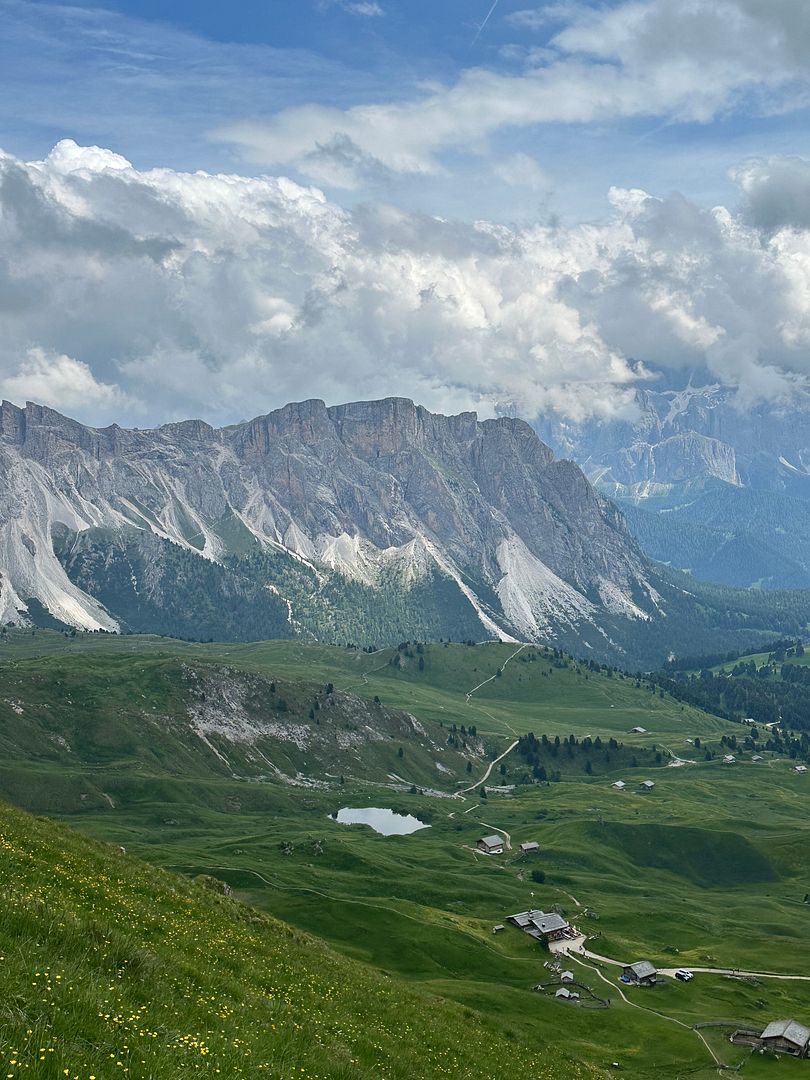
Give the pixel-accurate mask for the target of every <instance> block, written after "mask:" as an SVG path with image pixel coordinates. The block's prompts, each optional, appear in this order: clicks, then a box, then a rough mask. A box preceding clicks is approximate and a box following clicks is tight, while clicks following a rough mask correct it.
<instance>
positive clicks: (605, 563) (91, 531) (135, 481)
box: [0, 398, 807, 664]
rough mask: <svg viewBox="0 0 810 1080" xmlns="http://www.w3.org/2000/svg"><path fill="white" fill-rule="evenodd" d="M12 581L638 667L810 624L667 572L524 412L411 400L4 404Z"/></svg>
mask: <svg viewBox="0 0 810 1080" xmlns="http://www.w3.org/2000/svg"><path fill="white" fill-rule="evenodd" d="M0 574H2V585H1V586H0V619H2V621H3V622H9V621H11V622H21V621H23V622H24V621H26V620H31V621H34V622H48V621H53V620H56V621H58V622H60V623H63V624H67V625H73V626H77V627H83V628H86V629H96V628H103V629H108V630H115V629H124V630H126V629H132V630H142V631H145V630H149V631H156V632H164V633H171V634H176V635H181V636H190V637H199V638H208V637H214V638H221V639H223V638H224V639H250V638H259V637H292V636H297V635H303V636H308V637H317V638H319V639H322V640H331V641H347V640H350V641H355V642H359V643H361V644H365V643H373V644H381V643H383V642H392V641H394V642H395V641H397V640H402V639H404V638H408V637H422V638H426V637H431V638H439V637H452V638H455V639H459V638H462V639H463V638H481V637H487V636H499V637H503V638H516V639H520V640H544V639H549V638H552V639H554V640H556V641H559V642H560V643H561V644H567V645H568V646H569V647H571V648H575V649H576V650H577V651H578V652H580V653H582V652H584V651H586V650H591V653H592V655H594V656H599V657H613V658H616V659H617V660H621V661H622V662H624V663H627V664H637V663H647V662H656V661H658V660H659V659H660V658H662V657H663V656H664V655H666V653H667V652H668V651H669V650H670V649H671V650H674V651H676V652H683V651H697V650H698V648H699V647H701V646H700V642H701V641H702V642H703V647H705V648H714V649H716V648H718V647H721V646H723V645H725V644H729V645H731V644H735V643H740V641H742V640H743V638H744V639H745V641H746V642H748V641H750V640H751V635H752V634H755V632H756V631H758V630H761V631H763V632H774V633H776V632H790V631H794V630H795V629H796V627H797V625H801V623H802V620H804V621H805V622H806V618H807V612H806V611H805V609H804V604H805V600H804V598H802V599H801V600H800V601H797V600H796V599H795V598H783V599H781V600H779V601H778V602H777V601H774V603H772V604H770V606H769V607H768V608H767V610H766V609H765V608H763V607H762V606H761V604H760V605H759V606H757V605H755V609H751V607H750V604H749V601H748V600H747V599H746V598H744V597H740V596H731V595H727V594H723V595H722V596H718V595H715V594H711V595H709V594H708V593H706V591H705V590H704V591H703V593H701V595H700V596H699V597H697V596H696V595H695V591H694V590H695V587H694V586H689V587H688V588H687V589H686V590H684V588H683V583H682V582H678V581H670V580H668V579H667V577H666V576H664V575H662V574H661V572H660V571H659V570H658V569H656V568H655V567H654V566H653V565H652V564H650V563H649V561H648V560H647V559H646V558H645V557H644V556H643V555H642V554H641V552H640V550H639V548H638V547H637V545H636V543H635V542H634V541H633V539H632V538H631V536H630V535H629V533H628V531H627V528H626V525H625V522H624V520H623V518H622V517H621V515H620V514H619V513H618V512H617V511H616V509H615V508H614V506H613V505H612V504H611V503H610V502H609V501H608V500H607V499H605V498H603V497H602V496H600V495H598V494H597V493H596V492H595V490H594V488H593V487H592V486H591V484H590V483H589V482H588V481H587V479H586V478H585V476H584V475H583V473H582V472H581V470H580V469H579V468H578V467H577V466H576V465H574V464H572V463H571V462H570V461H564V460H563V461H559V460H555V458H554V455H553V454H552V452H551V450H549V448H548V447H547V446H545V445H544V444H543V443H542V442H540V440H539V439H538V438H537V436H536V434H535V433H534V431H533V430H532V429H531V428H530V427H529V426H528V425H527V424H525V423H523V422H522V421H517V420H510V419H499V420H487V421H484V422H479V421H478V420H477V418H476V416H475V414H473V413H462V414H461V415H459V416H451V417H447V416H438V415H434V414H431V413H429V412H427V411H426V410H425V409H423V408H419V407H417V406H415V405H414V404H413V403H412V402H411V401H408V400H404V399H399V398H396V399H387V400H384V401H376V402H361V403H356V404H351V405H342V406H338V407H335V408H326V406H325V405H324V404H323V402H321V401H307V402H303V403H299V404H294V405H288V406H285V407H284V408H283V409H280V410H278V411H276V412H273V413H270V414H269V415H268V416H263V417H258V418H257V419H255V420H252V421H250V422H249V423H244V424H239V425H236V426H234V427H230V428H225V429H222V430H214V429H213V428H211V427H209V426H208V425H207V424H204V423H202V422H200V421H189V422H185V423H178V424H171V425H167V426H165V427H162V428H159V429H157V430H155V431H139V430H125V429H122V428H120V427H118V426H117V425H113V426H112V427H109V428H105V429H101V430H97V429H93V428H88V427H85V426H83V425H81V424H78V423H76V422H75V421H72V420H69V419H67V418H66V417H64V416H61V415H60V414H58V413H56V412H53V411H52V410H49V409H45V408H42V407H41V406H37V405H32V404H29V405H27V406H26V408H25V409H19V408H17V407H16V406H14V405H11V404H9V403H4V404H3V406H2V409H1V410H0ZM758 603H759V602H757V604H758ZM797 605H798V606H797ZM718 635H719V636H720V637H721V638H722V642H721V641H719V640H718ZM746 635H747V636H746ZM704 639H705V640H704ZM738 639H739V640H738Z"/></svg>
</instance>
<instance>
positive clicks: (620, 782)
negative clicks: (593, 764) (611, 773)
mask: <svg viewBox="0 0 810 1080" xmlns="http://www.w3.org/2000/svg"><path fill="white" fill-rule="evenodd" d="M612 786H613V787H617V788H623V787H627V785H626V784H625V782H624V780H614V781H613V785H612Z"/></svg>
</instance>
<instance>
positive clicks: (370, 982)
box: [0, 804, 596, 1080]
mask: <svg viewBox="0 0 810 1080" xmlns="http://www.w3.org/2000/svg"><path fill="white" fill-rule="evenodd" d="M0 857H1V858H2V866H3V871H4V873H3V881H2V886H0V888H1V889H2V903H1V904H0V973H1V974H2V995H1V996H0V1062H1V1063H2V1065H3V1075H4V1076H5V1077H6V1078H7V1080H16V1078H17V1077H30V1078H31V1080H57V1078H59V1080H61V1078H63V1077H65V1076H68V1077H71V1078H73V1080H108V1078H112V1077H120V1076H131V1077H138V1078H143V1080H147V1078H148V1080H183V1078H187V1077H215V1076H225V1077H234V1078H236V1077H246V1078H248V1077H249V1078H253V1077H264V1076H266V1077H271V1078H274V1080H281V1078H282V1077H284V1078H289V1077H296V1078H298V1077H300V1078H302V1080H306V1078H309V1080H325V1078H334V1080H349V1078H365V1080H372V1078H374V1080H376V1078H378V1077H390V1078H392V1080H393V1078H397V1077H399V1078H402V1080H411V1078H412V1077H415V1076H420V1077H430V1078H433V1077H435V1078H441V1077H469V1078H478V1077H490V1078H493V1080H494V1078H496V1077H499V1076H501V1075H502V1071H501V1070H502V1063H503V1062H504V1061H505V1060H508V1061H509V1063H510V1064H509V1068H510V1074H512V1075H514V1076H516V1077H523V1078H526V1080H529V1078H537V1077H549V1078H552V1077H557V1076H562V1075H565V1076H571V1077H583V1078H584V1077H586V1076H595V1075H596V1073H595V1071H592V1070H591V1069H589V1068H588V1067H587V1066H579V1065H577V1064H575V1063H574V1062H571V1061H567V1060H565V1059H564V1057H563V1055H562V1054H560V1053H559V1052H558V1051H557V1050H556V1049H555V1048H554V1047H542V1048H541V1047H537V1046H530V1045H529V1044H528V1043H527V1040H526V1039H525V1038H524V1037H523V1035H522V1033H521V1031H520V1028H519V1025H517V1024H504V1025H503V1026H500V1027H499V1028H494V1027H493V1026H492V1025H491V1024H487V1023H486V1022H485V1021H484V1019H483V1018H482V1017H480V1016H478V1015H477V1014H476V1013H475V1012H474V1011H472V1010H465V1009H463V1008H462V1007H460V1006H458V1005H454V1004H452V1003H449V1002H446V1001H443V1000H440V999H438V998H436V997H433V996H431V995H427V994H425V993H420V992H417V991H415V990H413V989H411V988H408V987H406V986H404V985H403V984H402V983H401V982H400V981H398V980H393V979H390V978H387V977H385V976H383V975H380V974H378V973H376V972H374V971H371V970H369V969H368V968H367V967H366V966H364V965H360V964H357V963H354V962H353V961H351V960H349V959H347V958H345V957H342V956H340V955H338V954H336V953H333V952H331V951H330V950H328V949H326V948H325V947H324V946H323V943H321V942H318V941H315V940H314V939H312V938H311V937H309V936H308V935H306V934H300V933H297V932H296V931H294V930H291V929H290V928H289V927H287V926H285V925H283V924H281V923H279V922H277V921H276V920H274V919H272V918H270V917H269V916H267V915H262V914H259V913H258V912H256V911H252V910H250V909H249V908H246V907H244V906H243V905H242V904H240V903H238V902H237V901H234V900H232V899H230V898H228V897H226V896H223V895H221V891H220V888H219V883H217V882H213V881H211V882H207V881H206V880H202V881H199V882H188V881H185V880H183V879H181V878H179V877H173V876H170V875H166V874H165V873H162V872H160V871H158V870H154V869H152V868H150V867H148V866H147V865H146V864H144V863H141V862H139V861H138V860H135V859H133V858H131V856H128V855H125V854H122V853H120V852H118V851H116V850H115V849H112V848H109V847H106V846H102V845H99V844H96V843H92V842H89V841H87V840H84V839H82V838H80V837H78V836H76V835H75V834H72V833H71V832H70V831H69V830H67V829H65V828H62V827H60V826H57V825H54V824H53V823H51V822H45V821H42V820H36V819H34V818H31V817H29V816H27V815H24V814H21V813H20V812H19V811H15V810H12V809H11V808H10V807H8V806H6V805H5V804H0ZM211 886H213V888H212V887H211Z"/></svg>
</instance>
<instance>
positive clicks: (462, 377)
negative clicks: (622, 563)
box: [0, 142, 810, 424]
mask: <svg viewBox="0 0 810 1080" xmlns="http://www.w3.org/2000/svg"><path fill="white" fill-rule="evenodd" d="M504 169H506V170H508V171H511V172H514V173H515V175H516V177H517V178H518V180H519V182H529V181H532V182H536V183H537V185H538V187H542V184H543V174H542V173H541V172H540V170H539V169H537V171H535V169H536V166H535V164H534V163H533V162H532V160H531V159H528V158H527V159H523V158H518V159H514V158H512V159H509V160H508V161H504ZM736 177H737V182H738V184H739V187H740V192H741V202H740V206H739V208H737V209H736V210H735V211H733V212H732V211H730V210H727V209H724V208H715V209H712V210H706V209H702V208H700V207H698V206H696V205H694V204H693V203H691V202H689V201H687V200H686V199H685V198H683V197H682V196H679V195H672V196H669V197H668V198H664V199H660V198H656V197H653V196H651V195H648V194H647V193H645V192H642V191H635V190H619V189H616V190H613V191H612V192H611V193H610V198H611V212H610V215H609V216H608V218H607V219H606V220H605V221H604V222H603V223H601V224H599V225H580V226H577V227H574V228H569V229H563V228H560V227H558V226H554V225H543V226H539V225H538V226H534V227H530V228H523V229H516V228H507V227H505V226H503V225H498V224H493V223H488V222H477V223H473V224H464V223H459V222H452V221H447V220H443V219H438V218H434V217H428V216H420V215H418V214H413V213H405V212H403V211H401V210H398V209H396V208H394V207H391V206H383V205H366V206H360V207H358V208H355V209H354V210H352V211H351V212H349V211H347V210H345V209H343V208H341V207H339V206H337V205H335V204H334V203H332V202H330V201H329V200H328V199H327V198H326V197H325V196H324V195H323V193H322V192H320V191H319V190H318V189H317V188H314V187H305V186H301V185H299V184H297V183H294V182H293V181H291V180H288V179H284V178H274V177H259V178H248V177H243V176H238V175H209V174H206V173H201V172H197V173H180V172H176V171H172V170H169V169H156V170H151V171H148V172H140V171H138V170H136V169H134V168H133V167H132V166H131V165H130V164H129V163H128V162H127V161H126V160H125V159H124V158H122V157H121V156H119V155H117V154H115V153H113V152H112V151H109V150H105V149H100V148H97V147H90V148H82V147H78V146H77V145H76V144H74V143H71V142H62V143H60V144H58V145H57V146H56V147H55V148H54V150H53V152H52V153H51V154H50V155H49V157H48V158H47V159H46V160H45V161H41V162H33V163H25V162H22V161H20V160H17V159H15V158H14V157H12V156H10V155H7V154H5V155H3V154H0V391H1V392H2V393H3V394H4V395H5V396H7V397H9V398H11V399H12V400H18V401H19V400H21V399H22V398H24V397H31V398H34V399H37V400H41V401H44V402H46V403H47V404H50V405H52V406H54V407H56V408H61V409H64V410H66V411H68V412H71V413H73V414H75V415H78V416H79V417H80V418H82V419H85V420H87V421H90V422H93V423H103V422H109V421H111V420H113V419H117V420H119V421H120V422H130V423H138V424H152V423H156V422H162V421H166V420H169V419H175V418H179V417H188V416H202V417H204V418H206V419H208V420H210V421H212V422H214V423H227V422H232V421H235V420H238V419H241V418H244V417H247V416H250V415H255V414H257V413H259V412H263V411H266V410H268V409H270V408H273V407H275V406H278V405H280V404H282V403H284V402H286V401H289V400H300V399H301V398H305V397H312V396H318V397H323V398H325V399H327V400H328V401H330V402H338V401H345V400H351V399H358V398H368V397H377V396H383V395H387V394H399V395H404V396H409V397H413V398H415V399H417V400H418V401H420V402H422V403H424V404H426V405H428V406H429V407H432V408H435V409H439V410H444V411H449V410H457V409H462V408H477V409H478V410H479V411H480V412H481V413H482V414H484V415H487V414H491V413H493V412H495V411H496V410H497V409H498V408H499V407H502V406H504V405H505V404H507V403H513V404H514V405H515V406H516V407H517V409H518V410H519V411H520V412H521V413H522V414H523V415H525V416H528V417H532V416H534V415H537V414H538V413H539V412H541V411H544V410H547V409H552V408H553V409H557V410H559V411H560V412H562V413H564V414H565V415H568V416H571V417H577V418H579V417H584V416H589V415H596V416H599V415H612V414H616V413H622V412H627V411H629V410H631V409H632V400H633V394H634V391H635V388H636V387H637V386H638V385H644V384H646V383H647V382H648V381H649V380H654V379H657V378H660V377H661V374H662V373H663V377H664V378H666V377H669V376H670V375H671V374H672V373H675V375H676V376H677V378H678V379H682V378H683V377H684V376H683V372H684V371H686V370H690V371H691V370H693V369H698V370H699V371H701V372H702V373H705V374H706V375H707V377H710V378H714V379H717V380H719V381H721V382H723V383H724V384H726V385H729V386H732V387H736V388H737V389H738V390H739V393H740V398H741V400H742V401H743V402H749V401H755V400H762V399H767V400H780V399H785V398H788V397H789V396H790V395H791V393H792V392H793V391H794V390H795V388H796V386H797V385H803V384H804V380H805V379H806V377H807V375H808V374H810V165H809V164H808V163H807V162H803V161H800V160H794V159H779V160H769V161H752V162H747V163H745V164H743V165H741V166H740V167H739V169H738V170H737V171H736ZM786 192H787V193H789V197H787V196H786Z"/></svg>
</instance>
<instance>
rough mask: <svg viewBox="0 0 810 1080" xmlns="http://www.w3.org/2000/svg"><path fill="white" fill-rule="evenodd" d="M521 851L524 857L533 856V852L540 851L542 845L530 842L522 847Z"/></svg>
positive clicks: (534, 841)
mask: <svg viewBox="0 0 810 1080" xmlns="http://www.w3.org/2000/svg"><path fill="white" fill-rule="evenodd" d="M520 850H521V851H522V852H523V854H524V855H531V853H532V852H533V851H539V850H540V845H539V844H538V843H537V841H536V840H529V841H528V843H526V844H521V845H520Z"/></svg>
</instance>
